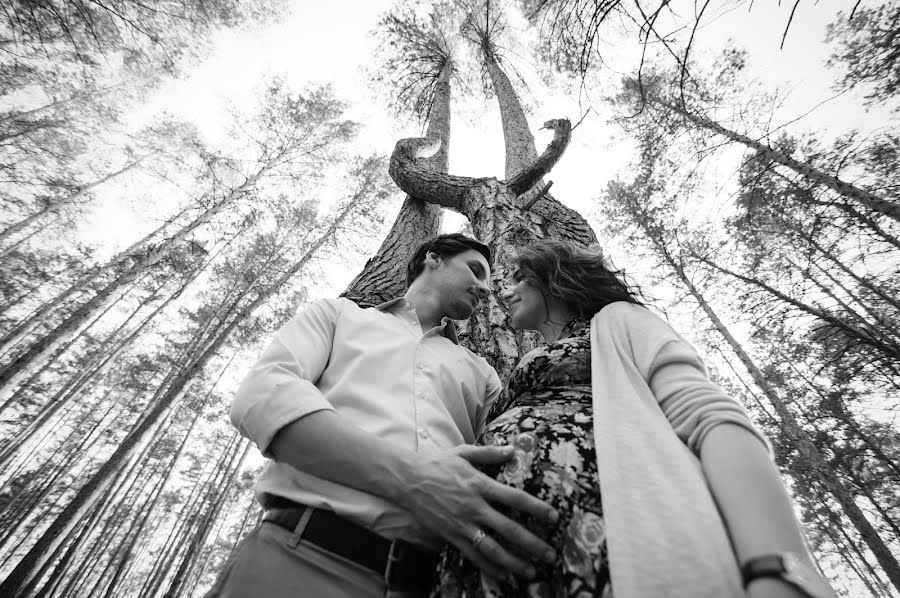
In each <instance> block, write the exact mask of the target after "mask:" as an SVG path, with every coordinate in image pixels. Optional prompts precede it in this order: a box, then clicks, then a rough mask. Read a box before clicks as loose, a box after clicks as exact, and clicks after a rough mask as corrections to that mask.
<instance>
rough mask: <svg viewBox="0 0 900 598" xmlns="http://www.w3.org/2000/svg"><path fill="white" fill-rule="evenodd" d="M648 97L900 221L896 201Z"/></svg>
mask: <svg viewBox="0 0 900 598" xmlns="http://www.w3.org/2000/svg"><path fill="white" fill-rule="evenodd" d="M645 97H646V99H647V101H648V102H649V103H650V104H655V105H657V106H661V107H662V108H665V109H666V110H668V111H670V112H674V113H676V114H679V115H681V116H683V117H684V118H686V119H688V120H689V121H691V122H692V123H694V124H695V125H697V126H698V127H701V128H703V129H706V130H708V131H712V132H714V133H716V134H718V135H722V136H723V137H726V138H728V139H730V140H731V141H736V142H738V143H741V144H743V145H746V146H747V147H749V148H751V149H753V150H754V151H756V152H758V153H759V154H761V155H763V156H765V157H766V158H768V159H770V160H772V161H774V162H778V163H779V164H783V165H784V166H787V167H788V168H790V169H791V170H794V171H795V172H797V173H799V174H801V175H803V176H804V177H806V178H807V179H809V180H810V181H812V182H814V183H818V184H820V185H823V186H825V187H828V188H829V189H831V190H832V191H834V192H835V193H838V194H839V195H843V196H844V197H848V198H850V199H853V200H855V201H857V202H858V203H859V204H861V205H863V206H865V207H866V208H868V209H869V210H872V211H873V212H877V213H879V214H883V215H885V216H887V217H888V218H892V219H894V220H897V221H900V205H898V204H897V202H896V201H891V200H888V199H884V198H882V197H878V196H877V195H875V194H874V193H871V192H869V191H866V190H865V189H860V188H859V187H856V186H854V185H852V184H850V183H847V182H845V181H842V180H840V179H839V178H837V177H834V176H831V175H829V174H825V173H824V172H822V171H820V170H818V169H816V168H814V167H813V166H810V165H809V164H806V163H804V162H799V161H797V160H795V159H793V158H791V157H790V156H788V155H787V154H784V153H782V152H779V151H778V150H776V149H774V148H772V147H769V146H768V145H765V144H763V143H760V142H759V141H756V140H755V139H751V138H750V137H747V136H746V135H742V134H740V133H737V132H736V131H732V130H730V129H726V128H725V127H723V126H722V125H720V124H719V123H717V122H715V121H713V120H710V119H708V118H706V117H703V116H700V115H698V114H694V113H693V112H691V111H689V110H686V109H685V108H684V107H682V106H678V105H677V104H671V103H669V102H666V101H665V100H662V99H659V98H655V97H653V96H652V95H651V94H647V95H646V96H645Z"/></svg>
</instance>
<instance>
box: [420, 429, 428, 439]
mask: <svg viewBox="0 0 900 598" xmlns="http://www.w3.org/2000/svg"><path fill="white" fill-rule="evenodd" d="M419 437H420V438H428V432H427V431H426V430H425V428H422V427H419Z"/></svg>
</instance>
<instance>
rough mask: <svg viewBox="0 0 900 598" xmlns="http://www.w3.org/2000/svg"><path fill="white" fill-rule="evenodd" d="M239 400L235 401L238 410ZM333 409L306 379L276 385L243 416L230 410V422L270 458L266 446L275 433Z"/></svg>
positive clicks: (267, 446) (270, 442) (254, 402)
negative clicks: (306, 417) (318, 413)
mask: <svg viewBox="0 0 900 598" xmlns="http://www.w3.org/2000/svg"><path fill="white" fill-rule="evenodd" d="M239 404H240V401H236V402H235V407H238V405H239ZM324 410H330V411H334V407H333V406H332V405H331V403H329V402H328V400H327V399H326V398H325V397H324V396H322V393H321V392H320V391H319V389H318V388H316V387H315V385H314V384H313V383H312V382H309V381H308V380H299V379H297V380H292V381H291V382H290V383H287V384H281V385H276V386H275V387H273V388H271V389H270V392H269V394H268V396H267V397H262V398H257V399H256V400H254V401H252V402H251V403H250V405H249V406H248V407H247V409H246V410H245V411H243V413H237V412H236V411H238V410H237V409H233V410H232V414H231V415H232V423H234V425H235V427H236V428H237V429H238V430H239V431H240V432H241V434H242V435H243V436H245V437H247V438H249V439H250V440H252V441H253V442H254V443H255V444H256V446H257V447H259V450H260V451H261V452H262V454H263V456H265V457H268V458H270V459H271V458H273V457H272V454H271V453H270V452H269V445H270V444H272V439H273V438H275V435H276V434H278V432H279V431H280V430H281V429H282V428H284V427H285V426H287V425H288V424H290V423H292V422H295V421H297V420H298V419H300V418H302V417H305V416H307V415H309V414H310V413H315V412H316V411H324Z"/></svg>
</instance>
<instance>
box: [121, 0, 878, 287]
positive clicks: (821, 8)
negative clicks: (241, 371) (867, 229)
mask: <svg viewBox="0 0 900 598" xmlns="http://www.w3.org/2000/svg"><path fill="white" fill-rule="evenodd" d="M724 4H728V2H720V3H719V5H720V6H721V5H724ZM864 4H867V3H865V2H864ZM868 4H875V2H874V1H872V2H868ZM390 5H391V2H390V1H387V0H357V1H355V2H349V1H344V2H297V3H294V6H293V11H292V12H291V13H290V14H288V15H286V17H285V18H284V19H282V20H281V21H280V22H278V23H277V24H274V25H272V26H269V27H266V28H264V29H262V30H257V31H247V32H225V33H223V34H220V35H218V36H217V37H216V38H215V39H214V45H213V52H212V54H211V56H210V58H209V59H208V60H207V61H205V62H204V63H203V64H201V65H199V66H198V67H197V68H195V69H193V70H192V71H190V73H189V76H188V77H186V78H185V79H183V80H181V81H178V82H174V83H172V84H170V85H168V86H166V87H164V88H163V89H161V90H160V91H159V93H158V94H157V96H156V97H154V98H151V101H150V102H149V103H148V106H147V109H146V110H145V111H143V113H142V115H139V116H137V117H136V121H135V122H136V123H140V122H142V121H143V120H144V119H145V118H149V117H150V116H151V115H152V113H154V112H157V111H158V110H166V111H168V112H171V113H173V114H176V115H179V116H181V117H183V118H185V119H187V120H189V121H192V122H194V123H196V125H197V126H198V127H199V128H200V130H201V131H203V132H204V133H205V134H206V135H207V136H209V138H210V139H211V140H215V139H217V138H221V136H222V135H223V134H224V128H225V123H226V122H227V121H226V119H227V113H226V111H225V109H226V107H227V106H229V105H231V106H236V107H246V108H250V107H251V103H252V102H253V101H254V99H255V98H256V97H257V96H256V94H257V92H258V91H259V87H260V85H261V84H262V82H263V81H265V79H267V78H268V77H271V76H280V77H282V78H284V79H285V80H286V81H287V82H288V83H289V84H290V85H291V86H292V87H294V88H295V89H298V90H300V89H303V88H304V87H305V86H307V85H309V84H315V83H330V84H332V85H333V86H334V88H335V90H336V91H337V94H338V96H339V97H342V98H344V99H345V100H347V101H349V102H351V103H352V108H351V110H350V116H351V117H352V118H354V119H355V120H357V121H359V122H362V123H364V124H365V126H366V128H365V130H364V132H363V133H362V135H361V140H362V143H363V144H364V145H365V146H367V148H366V149H368V150H375V151H378V152H382V153H385V154H388V153H390V151H391V150H392V148H393V145H394V143H395V141H396V140H397V139H399V138H401V137H409V136H415V135H417V134H419V129H418V126H417V125H416V124H415V123H413V122H411V121H405V122H404V121H401V120H398V119H395V118H392V117H391V116H390V115H389V114H388V111H387V109H386V108H385V107H384V102H383V100H382V99H381V98H378V97H377V96H376V95H375V94H374V92H373V90H372V89H371V88H370V86H369V84H368V83H367V78H366V75H365V73H364V68H365V67H366V66H367V64H368V62H369V61H370V59H371V57H372V55H373V52H374V44H375V40H374V38H373V37H372V36H371V34H370V32H371V30H372V29H373V27H374V26H375V24H376V22H377V20H378V17H379V15H380V14H381V13H382V12H383V11H385V10H387V9H388V8H389V7H390ZM673 5H674V6H675V7H676V10H677V11H683V12H679V14H686V15H689V14H691V11H693V9H694V6H695V3H694V2H692V1H691V2H689V1H686V0H682V1H680V2H679V1H676V2H674V3H673ZM852 5H853V2H851V1H850V0H819V1H818V2H815V3H813V2H812V1H809V2H801V4H800V6H799V7H798V8H797V12H796V14H795V16H794V21H793V24H792V25H791V29H790V32H789V34H788V36H787V40H786V42H785V45H784V48H783V49H779V45H780V43H781V37H782V33H783V31H784V28H785V25H786V23H787V21H788V17H789V14H790V11H791V8H792V7H793V2H779V3H777V4H776V3H774V2H771V1H770V2H756V3H754V4H753V8H752V10H750V11H748V10H747V9H746V7H745V8H741V9H738V10H721V11H720V12H719V13H707V14H708V15H709V17H710V18H709V19H708V20H705V21H704V23H705V24H704V26H703V27H702V29H701V30H700V31H699V32H698V34H697V38H696V42H695V46H694V48H695V50H694V51H695V52H696V54H695V55H696V56H702V55H703V54H704V52H715V51H717V50H720V49H721V48H723V47H724V46H725V44H726V43H728V41H729V40H733V42H734V43H735V44H737V45H738V46H743V47H745V48H747V49H748V51H749V64H748V71H749V73H751V75H752V76H755V77H758V78H760V79H762V80H764V81H765V82H766V85H767V87H769V88H775V87H776V86H778V87H780V88H783V89H787V90H790V96H789V101H788V102H786V103H785V105H784V107H783V109H782V110H781V112H780V113H779V114H778V116H777V118H776V119H775V122H776V123H780V122H786V121H789V120H792V119H794V118H797V117H799V116H801V115H803V114H805V113H807V112H808V111H810V110H811V109H813V108H814V107H815V106H816V105H818V104H820V103H821V102H822V101H823V100H825V99H827V98H830V97H832V96H833V95H834V92H833V91H831V90H830V85H831V81H832V77H833V75H832V73H830V72H829V71H827V70H826V68H825V64H824V63H825V60H826V59H827V56H828V48H827V46H826V45H825V44H824V38H825V25H826V24H827V23H829V22H831V21H833V20H834V19H835V18H836V15H837V12H838V11H844V12H846V11H848V10H849V9H850V8H851V7H852ZM637 52H638V44H637V41H636V40H634V39H631V38H621V39H611V40H609V42H608V46H607V49H606V50H605V54H604V57H605V58H607V63H608V65H609V67H610V71H609V73H610V78H609V81H610V85H611V86H612V85H614V84H615V82H616V81H617V80H618V75H616V71H618V72H626V71H628V70H629V68H630V67H631V65H632V64H634V62H633V61H634V60H636V57H637ZM519 58H522V59H524V60H530V58H529V56H528V54H527V51H520V52H519ZM519 68H520V72H522V73H526V77H527V73H530V72H533V71H534V69H533V68H532V69H529V68H528V65H527V64H525V65H519ZM527 82H528V85H529V91H530V93H529V94H526V100H527V101H528V103H529V104H530V105H532V106H533V107H534V113H533V114H532V115H531V118H532V123H533V129H534V132H535V136H536V138H537V144H538V151H539V152H540V151H542V150H543V148H544V146H545V145H546V143H547V142H548V141H549V140H550V138H551V135H550V133H549V132H546V131H538V130H537V127H538V126H540V123H542V122H543V121H545V120H547V119H549V118H556V117H559V116H568V117H569V118H570V119H571V120H572V121H573V122H575V121H577V120H578V119H579V118H580V116H581V114H582V111H583V108H581V107H579V104H578V101H579V98H578V96H577V94H576V93H575V92H572V91H570V90H569V89H568V88H567V86H565V85H562V84H555V85H553V86H552V89H551V88H548V87H547V86H546V85H544V84H543V83H542V82H540V81H539V80H538V79H537V78H536V77H528V81H527ZM605 91H606V90H593V94H594V96H595V97H592V98H591V99H594V100H595V103H594V105H593V109H594V112H593V113H592V114H590V115H589V116H588V117H587V118H586V119H585V121H584V122H583V123H582V125H581V126H580V127H579V128H578V129H577V130H576V132H575V135H574V137H573V141H572V143H571V145H570V146H569V148H568V150H567V152H566V154H565V156H564V157H563V159H562V160H561V161H560V163H559V164H558V165H557V167H556V168H555V169H554V171H553V172H552V173H551V175H550V177H549V178H550V180H553V181H554V189H553V193H554V196H555V197H556V198H557V199H559V200H560V201H562V202H563V203H566V204H568V205H570V206H572V207H574V208H576V209H578V210H579V211H581V212H582V213H583V214H585V215H586V216H587V215H589V214H590V212H591V210H592V203H593V201H592V200H593V199H594V198H596V197H597V195H598V194H599V192H600V190H601V189H603V187H604V186H605V184H606V182H607V181H608V180H610V179H611V178H613V177H614V176H616V174H617V173H619V174H620V175H621V176H628V175H627V165H628V161H629V159H630V153H629V149H630V146H629V144H628V143H627V141H626V140H623V139H622V138H621V134H620V133H618V132H617V130H616V129H615V128H614V127H611V126H609V125H608V124H607V123H606V122H605V119H606V115H605V114H603V112H602V111H603V110H604V105H603V104H602V102H598V101H596V100H597V99H598V97H599V96H601V95H602V94H603V93H604V92H605ZM458 98H459V94H456V95H455V96H454V101H455V104H454V107H453V108H454V115H453V119H454V120H453V129H452V138H451V166H450V168H451V172H453V173H455V174H462V175H468V176H497V177H499V178H502V176H503V141H502V133H501V129H500V119H499V111H498V109H497V107H496V101H495V100H490V101H485V100H483V99H470V100H467V102H468V103H467V104H465V105H464V104H463V102H461V101H458ZM585 102H586V100H585ZM861 106H862V102H861V100H860V98H859V96H857V97H852V94H845V95H844V96H842V97H840V98H838V99H835V100H833V101H830V102H827V103H826V104H825V105H822V106H820V107H818V108H817V109H816V110H815V111H813V112H812V113H811V114H809V115H808V116H806V117H805V118H804V119H803V120H802V121H801V122H799V123H797V124H796V125H792V126H791V127H790V130H792V131H798V130H800V129H801V128H811V129H823V128H827V130H828V131H829V132H830V133H839V132H841V131H844V130H848V129H850V128H854V127H858V128H863V129H871V128H874V127H878V126H881V125H882V123H884V121H885V118H886V117H885V115H883V114H880V115H879V114H872V113H866V112H864V111H862V110H861V109H860V107H861ZM398 207H399V206H398ZM107 214H108V216H109V217H117V218H119V219H120V220H121V218H122V217H123V216H124V214H119V215H114V214H112V213H109V212H107ZM460 222H461V219H460V218H456V217H455V216H452V215H451V216H448V218H447V222H446V223H445V227H447V228H454V227H456V226H459V224H460ZM119 230H121V228H120V229H119ZM355 270H356V266H353V267H351V268H349V269H347V268H342V267H340V266H337V267H336V276H335V281H334V288H333V289H328V290H327V291H326V292H329V293H332V294H333V293H334V292H335V291H336V290H339V289H340V288H342V286H343V285H344V284H346V282H347V281H348V280H349V277H351V276H352V275H353V274H354V272H355Z"/></svg>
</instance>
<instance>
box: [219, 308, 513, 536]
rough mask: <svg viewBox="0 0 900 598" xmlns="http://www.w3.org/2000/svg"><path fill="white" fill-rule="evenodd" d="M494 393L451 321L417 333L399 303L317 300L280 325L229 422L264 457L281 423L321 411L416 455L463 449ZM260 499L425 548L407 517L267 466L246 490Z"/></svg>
mask: <svg viewBox="0 0 900 598" xmlns="http://www.w3.org/2000/svg"><path fill="white" fill-rule="evenodd" d="M499 393H500V380H499V378H498V376H497V373H496V371H494V369H493V368H492V367H490V365H488V363H487V362H486V361H485V360H484V359H483V358H481V357H479V356H478V355H475V354H474V353H473V352H471V351H469V350H468V349H466V348H465V347H462V346H461V345H460V344H459V341H458V339H457V336H456V328H455V326H454V325H453V322H452V321H451V320H449V319H447V318H445V319H444V320H443V321H442V323H441V325H439V326H436V327H435V328H433V329H431V330H428V331H425V332H423V331H422V328H421V326H420V324H419V319H418V316H417V315H416V311H415V307H414V306H413V305H412V304H411V303H409V302H408V301H407V300H405V299H403V298H400V299H395V300H394V301H389V302H387V303H384V304H382V305H379V306H377V307H375V308H370V309H361V308H360V307H359V306H357V305H356V304H355V303H353V302H352V301H349V300H347V299H324V300H321V301H318V302H316V303H313V304H311V305H310V306H308V307H307V308H306V309H304V310H302V311H300V312H299V313H298V314H297V315H295V316H294V317H293V318H291V320H289V321H288V322H287V323H286V324H285V325H284V326H283V327H282V328H281V329H280V330H279V331H278V332H277V333H276V334H275V337H274V339H273V340H272V343H271V344H270V345H269V347H268V348H267V349H266V351H265V352H264V353H263V355H262V356H261V357H260V359H259V361H258V362H257V363H256V365H254V366H253V368H252V369H251V370H250V372H249V373H248V375H247V377H246V378H245V380H244V381H243V383H242V384H241V386H240V388H239V389H238V392H237V395H236V396H235V399H234V402H233V404H232V408H231V421H232V423H233V424H234V425H235V427H236V428H237V429H238V430H239V431H240V432H241V434H243V435H244V436H246V437H247V438H249V439H250V440H252V441H253V442H254V443H256V445H257V446H258V447H259V449H260V450H261V451H262V452H263V454H264V455H266V456H269V457H271V455H270V454H269V453H268V450H269V444H270V443H271V442H272V439H273V438H274V437H275V435H276V434H277V433H278V431H279V430H280V429H281V428H283V427H284V426H286V425H287V424H289V423H291V422H293V421H295V420H297V419H299V418H301V417H304V416H306V415H309V414H310V413H314V412H316V411H321V410H324V409H332V410H334V411H337V412H338V413H339V414H340V415H341V417H343V418H344V419H345V421H346V422H347V423H348V424H351V425H355V426H358V427H360V428H362V429H364V430H366V431H368V432H370V433H372V434H375V435H377V436H379V437H380V438H382V439H384V440H385V441H387V442H392V443H395V444H396V445H399V446H401V447H404V448H407V449H410V450H414V451H417V452H426V451H441V450H447V449H450V448H452V447H455V446H458V445H460V444H464V443H472V442H474V440H475V437H476V436H477V434H478V433H479V432H480V431H481V428H482V427H483V426H484V423H485V420H486V418H487V413H488V409H489V407H490V403H491V402H493V401H494V400H495V399H496V398H497V396H498V395H499ZM256 493H257V497H258V499H259V500H260V502H261V503H262V504H263V506H266V504H267V500H268V497H269V496H282V497H285V498H288V499H291V500H294V501H296V502H299V503H303V504H307V505H311V506H315V507H320V508H325V509H331V510H333V511H335V512H336V513H337V514H339V515H341V516H343V517H346V518H347V519H350V520H352V521H355V522H357V523H359V524H361V525H363V526H365V527H368V528H369V529H372V530H374V531H376V532H377V533H380V534H381V535H383V536H385V537H388V538H394V537H403V538H405V539H407V540H412V541H417V542H420V543H425V544H432V545H433V544H434V543H435V540H434V538H431V537H428V536H423V535H422V533H423V532H420V531H418V530H419V528H418V526H416V525H414V524H413V522H412V519H411V518H410V516H409V514H407V513H406V512H405V511H403V510H402V509H400V508H399V507H398V506H396V505H394V504H391V503H389V502H388V501H386V500H384V499H383V498H381V497H378V496H375V495H372V494H369V493H367V492H363V491H361V490H357V489H354V488H349V487H346V486H342V485H340V484H336V483H334V482H330V481H328V480H325V479H322V478H318V477H316V476H312V475H309V474H307V473H303V472H301V471H298V470H296V469H294V468H293V467H291V466H290V465H287V464H285V463H279V462H277V461H270V462H269V463H268V464H267V465H266V468H265V470H264V471H263V473H262V475H261V476H260V478H259V480H258V481H257V484H256Z"/></svg>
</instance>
